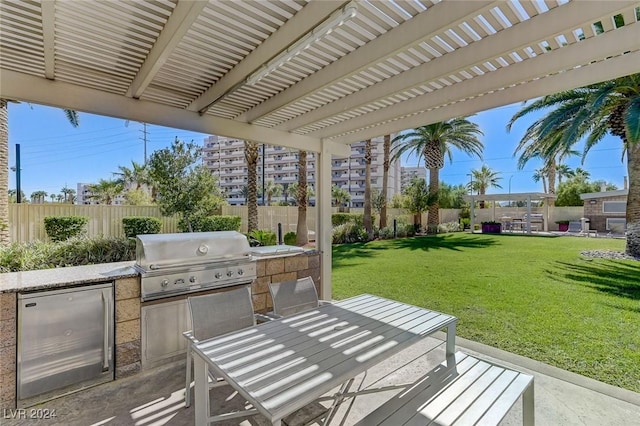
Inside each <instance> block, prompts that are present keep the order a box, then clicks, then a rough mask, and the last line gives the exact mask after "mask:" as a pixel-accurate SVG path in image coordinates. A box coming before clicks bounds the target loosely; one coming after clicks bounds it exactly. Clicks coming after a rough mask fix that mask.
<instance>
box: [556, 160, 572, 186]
mask: <svg viewBox="0 0 640 426" xmlns="http://www.w3.org/2000/svg"><path fill="white" fill-rule="evenodd" d="M556 174H557V175H558V185H560V184H561V183H562V178H564V177H567V178H570V177H572V176H574V175H575V173H574V171H573V170H572V169H571V167H569V166H567V165H566V164H558V165H557V166H556Z"/></svg>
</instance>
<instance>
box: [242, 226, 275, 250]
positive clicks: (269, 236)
mask: <svg viewBox="0 0 640 426" xmlns="http://www.w3.org/2000/svg"><path fill="white" fill-rule="evenodd" d="M248 237H249V238H253V239H254V240H256V241H257V242H258V243H259V244H260V245H261V246H275V245H276V234H275V233H274V232H271V231H267V230H265V229H254V230H253V231H251V232H249V234H248Z"/></svg>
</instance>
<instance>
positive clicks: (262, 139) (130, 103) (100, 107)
mask: <svg viewBox="0 0 640 426" xmlns="http://www.w3.org/2000/svg"><path fill="white" fill-rule="evenodd" d="M0 98H3V99H16V100H20V101H25V102H33V103H37V104H42V105H49V106H54V107H59V108H69V109H73V110H77V111H85V112H89V113H93V114H99V115H104V116H108V117H117V118H122V119H128V120H134V121H141V122H144V123H151V124H157V125H159V126H166V127H172V128H176V129H183V130H190V131H193V132H201V133H206V134H213V135H219V136H227V137H231V138H237V139H243V140H251V141H255V142H259V143H266V144H269V145H278V146H284V147H287V148H293V149H304V150H306V151H311V152H320V151H321V150H322V142H321V141H320V139H316V138H311V137H308V136H302V135H297V134H294V133H288V132H283V131H281V130H273V129H267V128H264V127H259V126H253V125H250V124H247V123H240V122H237V121H233V120H229V119H225V118H218V117H213V116H210V115H205V116H200V115H199V114H198V113H196V112H193V111H187V110H184V109H181V108H175V107H171V106H166V105H161V104H158V103H155V102H149V101H142V100H137V99H132V98H127V97H124V96H120V95H116V94H112V93H107V92H103V91H100V90H95V89H90V88H86V87H81V86H76V85H73V84H69V83H64V82H60V81H51V80H46V79H44V78H40V77H35V76H32V75H27V74H23V73H19V72H15V71H9V70H2V73H1V74H0ZM330 145H332V144H330ZM325 146H326V144H325ZM325 149H326V148H325ZM340 152H341V151H340Z"/></svg>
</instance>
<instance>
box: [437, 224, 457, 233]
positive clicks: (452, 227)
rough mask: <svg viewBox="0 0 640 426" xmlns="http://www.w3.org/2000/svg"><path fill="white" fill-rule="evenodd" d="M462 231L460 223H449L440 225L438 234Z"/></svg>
mask: <svg viewBox="0 0 640 426" xmlns="http://www.w3.org/2000/svg"><path fill="white" fill-rule="evenodd" d="M458 231H462V226H461V225H460V224H459V223H458V222H447V223H441V224H439V225H438V234H446V233H448V232H458Z"/></svg>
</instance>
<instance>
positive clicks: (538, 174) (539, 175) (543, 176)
mask: <svg viewBox="0 0 640 426" xmlns="http://www.w3.org/2000/svg"><path fill="white" fill-rule="evenodd" d="M533 181H534V182H536V183H538V182H540V181H542V190H543V191H544V193H545V194H546V193H547V172H546V170H545V169H544V168H542V169H536V171H535V172H534V173H533Z"/></svg>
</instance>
